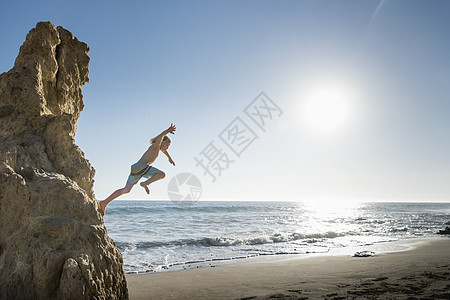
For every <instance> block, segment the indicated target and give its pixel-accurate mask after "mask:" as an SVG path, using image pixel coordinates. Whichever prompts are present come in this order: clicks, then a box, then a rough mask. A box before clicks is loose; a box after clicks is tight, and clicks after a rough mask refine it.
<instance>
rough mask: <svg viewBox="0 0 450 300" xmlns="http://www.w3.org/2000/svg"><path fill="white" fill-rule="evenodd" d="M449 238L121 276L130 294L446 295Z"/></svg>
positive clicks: (449, 296)
mask: <svg viewBox="0 0 450 300" xmlns="http://www.w3.org/2000/svg"><path fill="white" fill-rule="evenodd" d="M449 248H450V239H442V240H432V241H422V242H419V243H417V244H414V245H413V246H412V248H411V249H410V250H407V251H402V252H394V253H386V254H376V255H375V256H373V257H352V256H348V255H347V256H318V257H310V258H302V259H286V260H278V261H268V262H250V263H238V264H231V265H223V266H217V267H210V268H200V269H190V270H183V271H176V272H165V273H154V274H144V275H129V276H127V282H128V288H129V294H130V299H358V298H366V299H450V251H449Z"/></svg>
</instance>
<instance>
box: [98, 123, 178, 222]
mask: <svg viewBox="0 0 450 300" xmlns="http://www.w3.org/2000/svg"><path fill="white" fill-rule="evenodd" d="M175 130H176V127H175V125H173V124H170V127H169V128H167V129H166V130H164V131H163V132H161V133H160V134H159V135H158V136H157V137H155V138H153V139H151V140H150V143H151V145H150V147H149V148H148V149H147V151H145V153H144V154H143V155H142V157H141V159H139V161H138V162H137V163H135V164H134V165H132V166H131V172H130V176H128V180H127V183H126V185H125V187H123V188H121V189H118V190H116V191H114V192H113V193H112V194H111V195H110V196H109V197H108V198H106V199H105V200H103V201H100V202H99V205H100V209H101V211H102V214H103V215H105V210H106V205H108V203H109V202H111V201H113V200H114V199H116V198H117V197H119V196H121V195H123V194H126V193H129V192H130V191H131V189H132V188H133V186H134V185H135V184H136V183H138V182H139V180H140V179H141V178H142V177H145V178H147V180H146V181H143V182H141V183H140V184H141V186H142V187H143V188H144V189H145V191H146V192H147V194H150V191H149V189H148V185H149V184H150V183H153V182H155V181H157V180H160V179H163V178H164V177H165V176H166V174H164V172H163V171H161V170H158V169H157V168H155V167H153V166H151V164H152V163H153V162H154V161H155V160H156V158H157V157H158V154H159V151H160V150H161V152H162V153H164V154H165V155H166V156H167V158H168V159H169V163H171V164H172V165H174V166H175V162H174V161H173V160H172V158H171V157H170V155H169V152H167V149H168V148H169V146H170V143H171V142H172V140H171V139H170V138H169V137H168V136H167V134H168V133H172V134H175Z"/></svg>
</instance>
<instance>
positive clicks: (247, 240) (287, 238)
mask: <svg viewBox="0 0 450 300" xmlns="http://www.w3.org/2000/svg"><path fill="white" fill-rule="evenodd" d="M343 235H345V234H344V233H336V232H325V233H313V234H301V233H292V234H287V235H283V234H280V233H275V234H273V235H269V236H256V237H204V238H199V239H179V240H173V241H149V242H138V243H129V242H117V245H118V247H119V248H121V249H123V250H144V249H151V248H160V247H182V246H194V247H230V246H240V245H265V244H276V243H284V242H292V241H297V240H303V241H305V242H306V243H316V242H318V241H321V240H323V239H332V238H336V237H339V236H343Z"/></svg>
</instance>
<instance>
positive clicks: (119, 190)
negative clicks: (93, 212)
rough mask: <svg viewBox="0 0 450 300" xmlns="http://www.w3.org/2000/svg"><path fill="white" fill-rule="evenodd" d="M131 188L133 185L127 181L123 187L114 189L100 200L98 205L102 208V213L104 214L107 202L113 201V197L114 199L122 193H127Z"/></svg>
mask: <svg viewBox="0 0 450 300" xmlns="http://www.w3.org/2000/svg"><path fill="white" fill-rule="evenodd" d="M132 188H133V185H132V184H128V183H127V185H125V187H123V188H121V189H118V190H115V191H114V192H113V193H112V194H111V195H109V197H108V198H106V199H105V200H103V201H100V202H99V206H100V209H101V210H102V213H103V215H105V210H106V205H108V204H109V202H111V201H113V200H114V199H116V198H117V197H119V196H121V195H123V194H126V193H129V192H130V191H131V189H132Z"/></svg>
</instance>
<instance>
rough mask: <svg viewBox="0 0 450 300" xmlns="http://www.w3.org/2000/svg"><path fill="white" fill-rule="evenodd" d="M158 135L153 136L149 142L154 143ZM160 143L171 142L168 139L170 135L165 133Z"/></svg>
mask: <svg viewBox="0 0 450 300" xmlns="http://www.w3.org/2000/svg"><path fill="white" fill-rule="evenodd" d="M157 138H158V137H154V138H152V139H151V140H150V144H154V143H155V142H156V139H157ZM161 143H169V144H170V143H172V140H171V139H170V137H168V136H167V135H165V136H164V137H163V139H162V142H161Z"/></svg>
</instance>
